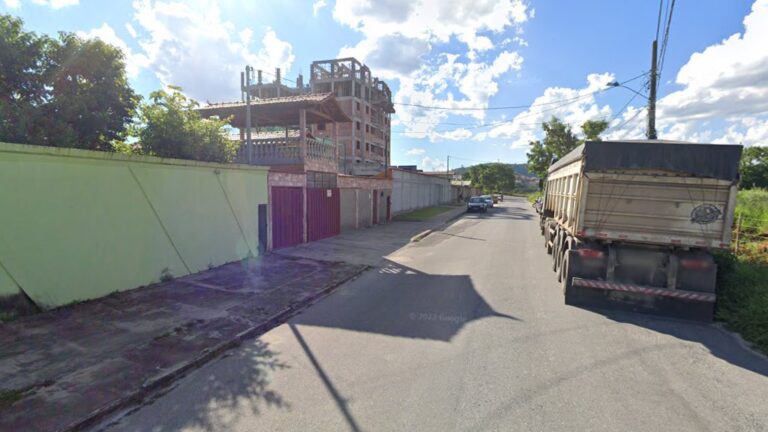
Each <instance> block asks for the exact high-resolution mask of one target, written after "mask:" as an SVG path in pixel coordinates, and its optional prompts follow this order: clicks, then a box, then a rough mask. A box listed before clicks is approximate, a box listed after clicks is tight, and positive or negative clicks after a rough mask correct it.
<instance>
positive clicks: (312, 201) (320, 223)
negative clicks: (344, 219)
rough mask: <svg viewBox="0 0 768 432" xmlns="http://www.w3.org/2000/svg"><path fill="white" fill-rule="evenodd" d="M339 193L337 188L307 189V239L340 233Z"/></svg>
mask: <svg viewBox="0 0 768 432" xmlns="http://www.w3.org/2000/svg"><path fill="white" fill-rule="evenodd" d="M340 197H341V193H340V192H339V189H338V188H307V238H308V240H309V241H315V240H320V239H324V238H327V237H333V236H335V235H338V234H339V233H340V232H341V199H340Z"/></svg>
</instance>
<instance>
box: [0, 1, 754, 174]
mask: <svg viewBox="0 0 768 432" xmlns="http://www.w3.org/2000/svg"><path fill="white" fill-rule="evenodd" d="M658 6H659V3H658V2H654V1H650V0H627V1H622V2H615V1H607V0H605V1H604V0H584V1H579V2H572V1H552V0H538V1H537V0H508V1H483V0H377V1H373V0H371V1H369V2H366V1H365V0H337V1H333V0H325V1H323V0H317V1H313V0H306V1H292V0H281V1H280V2H274V1H235V0H223V1H219V2H214V1H210V0H189V1H182V2H172V1H154V0H140V1H133V2H131V1H109V2H106V1H99V0H80V1H78V0H0V11H2V12H4V13H10V14H13V15H18V16H20V17H22V18H23V19H24V21H25V23H26V27H27V29H29V30H33V31H37V32H42V33H49V34H54V33H55V32H57V31H60V30H63V31H71V32H79V33H80V34H82V35H83V36H85V37H100V38H102V39H104V40H105V41H107V42H110V43H113V44H115V45H117V46H119V47H121V48H122V49H123V50H124V51H125V52H126V58H127V64H128V71H129V74H130V80H131V84H132V85H133V86H134V88H135V89H136V90H137V91H139V92H140V93H142V94H144V95H146V94H148V93H149V92H150V91H152V90H155V89H158V88H160V87H162V86H164V85H166V84H174V85H180V86H182V87H183V88H184V90H185V92H186V93H188V94H189V95H190V96H192V97H195V98H196V99H198V100H200V101H202V102H205V101H211V102H214V101H224V100H234V99H237V98H238V97H239V93H238V89H237V88H238V84H239V73H238V72H239V71H240V70H242V68H243V67H244V66H245V65H246V64H251V65H253V66H255V67H256V68H263V69H265V70H267V71H270V72H271V71H273V70H274V68H275V67H277V66H279V67H281V68H282V69H283V74H284V76H286V77H288V78H290V79H295V77H296V75H297V74H298V73H300V72H302V73H304V74H305V78H308V77H306V75H307V74H308V71H309V64H310V63H311V62H312V61H313V60H319V59H327V58H334V57H337V56H355V57H357V58H358V59H360V60H361V61H363V62H365V63H367V64H368V65H369V66H370V67H371V69H372V71H373V74H374V75H378V76H379V77H381V78H383V79H385V80H386V81H387V82H388V84H389V85H390V87H391V88H392V89H393V90H394V92H395V101H396V102H397V103H404V104H415V105H426V106H437V107H450V108H453V109H455V110H453V111H451V110H435V109H422V108H418V107H413V106H408V105H397V106H396V109H397V111H398V114H397V115H396V117H395V122H394V124H395V126H394V128H393V134H392V159H393V163H395V164H418V165H420V166H421V167H423V168H424V169H428V170H432V169H444V168H445V160H446V156H448V155H450V156H451V165H452V166H458V165H462V164H463V165H470V164H472V163H475V162H477V161H491V160H492V161H495V160H501V161H507V162H523V161H525V153H526V151H527V143H528V142H529V141H530V140H531V139H536V138H538V137H540V135H541V133H540V127H539V124H540V123H541V121H542V120H545V119H547V118H548V117H549V116H551V115H553V114H554V115H557V116H559V117H561V118H563V119H565V120H566V121H567V122H568V123H569V124H571V125H572V126H573V127H574V129H575V130H578V128H579V126H580V125H581V123H583V122H584V121H586V120H589V119H608V120H610V121H611V124H612V128H611V129H609V131H608V132H607V134H606V135H607V137H608V138H616V139H619V138H641V137H642V136H643V133H644V124H645V112H644V111H643V107H644V103H645V102H644V100H642V98H640V97H635V98H634V99H633V100H631V101H630V98H632V96H633V93H632V92H631V91H629V90H626V89H623V88H615V89H610V90H607V91H604V92H600V91H599V90H602V89H604V88H606V84H607V83H608V82H610V81H614V80H618V81H624V80H627V79H630V78H633V77H636V76H638V75H640V74H642V73H644V72H646V71H647V70H648V69H649V66H650V65H649V64H650V47H651V41H652V40H653V38H654V37H655V32H656V20H657V13H658ZM766 41H768V0H757V1H753V0H696V1H693V0H679V1H677V2H676V4H675V9H674V14H673V19H672V25H671V29H670V36H669V44H668V50H667V54H666V56H665V66H664V71H663V75H662V79H661V83H660V88H659V109H658V111H659V112H658V117H659V120H658V126H659V130H660V132H659V137H660V138H667V139H685V140H694V141H700V142H734V143H744V144H745V145H765V144H766V142H768V49H766V48H765V46H766V43H767V42H766ZM644 79H645V78H644V77H640V78H639V79H637V80H635V81H632V82H631V83H628V84H627V85H628V86H630V87H632V88H634V89H636V90H640V91H642V90H643V89H642V87H643V83H644ZM529 104H533V105H534V106H533V107H531V108H529V109H505V110H482V108H489V107H490V108H494V107H503V106H510V105H515V106H517V105H529ZM625 105H626V109H624V110H622V107H624V106H625ZM478 108H480V109H479V110H478Z"/></svg>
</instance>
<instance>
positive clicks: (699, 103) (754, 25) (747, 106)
mask: <svg viewBox="0 0 768 432" xmlns="http://www.w3.org/2000/svg"><path fill="white" fill-rule="evenodd" d="M767 41H768V0H757V1H755V3H754V4H753V5H752V11H751V13H750V14H749V15H747V16H746V17H745V18H744V33H742V34H739V33H736V34H734V35H732V36H730V37H728V38H727V39H725V40H723V41H722V42H720V43H718V44H715V45H711V46H709V47H707V48H706V49H704V51H702V52H697V53H694V54H693V55H691V57H690V59H689V60H688V63H686V64H685V65H684V66H683V67H682V68H680V71H679V72H678V73H677V76H676V78H675V82H676V83H677V84H679V85H682V86H684V88H683V89H682V90H679V91H676V92H673V93H671V94H669V95H667V96H666V97H664V98H663V99H661V100H660V101H659V104H658V109H659V118H662V117H666V118H670V119H675V120H682V121H686V120H701V119H712V118H727V117H733V116H743V115H756V114H765V113H768V49H766V43H767Z"/></svg>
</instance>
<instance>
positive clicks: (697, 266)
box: [680, 258, 710, 270]
mask: <svg viewBox="0 0 768 432" xmlns="http://www.w3.org/2000/svg"><path fill="white" fill-rule="evenodd" d="M680 266H681V267H683V268H685V269H689V270H701V269H705V268H708V267H709V266H710V262H709V261H707V260H704V259H685V258H684V259H681V260H680Z"/></svg>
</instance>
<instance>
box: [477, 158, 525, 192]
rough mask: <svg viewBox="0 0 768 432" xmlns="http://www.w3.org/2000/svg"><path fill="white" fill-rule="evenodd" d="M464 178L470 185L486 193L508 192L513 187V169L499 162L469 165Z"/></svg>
mask: <svg viewBox="0 0 768 432" xmlns="http://www.w3.org/2000/svg"><path fill="white" fill-rule="evenodd" d="M466 178H467V179H468V180H471V181H472V186H475V187H477V188H479V189H482V190H483V191H485V192H486V193H492V192H509V191H512V190H513V189H514V188H515V170H514V168H512V166H510V165H507V164H501V163H488V164H481V165H474V166H471V167H469V170H468V171H467V172H466Z"/></svg>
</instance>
